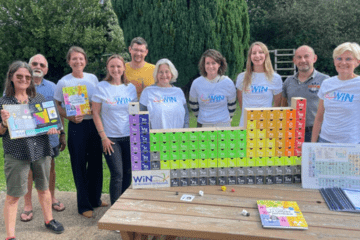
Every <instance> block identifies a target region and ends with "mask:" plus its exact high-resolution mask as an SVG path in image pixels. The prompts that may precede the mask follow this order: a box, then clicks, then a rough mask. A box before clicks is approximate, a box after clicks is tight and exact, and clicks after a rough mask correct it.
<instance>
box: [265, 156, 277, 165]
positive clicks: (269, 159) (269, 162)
mask: <svg viewBox="0 0 360 240" xmlns="http://www.w3.org/2000/svg"><path fill="white" fill-rule="evenodd" d="M274 165H275V158H274V157H267V158H266V166H274Z"/></svg>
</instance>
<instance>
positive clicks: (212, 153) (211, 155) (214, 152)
mask: <svg viewBox="0 0 360 240" xmlns="http://www.w3.org/2000/svg"><path fill="white" fill-rule="evenodd" d="M208 154H209V158H217V157H218V150H217V149H210V150H208Z"/></svg>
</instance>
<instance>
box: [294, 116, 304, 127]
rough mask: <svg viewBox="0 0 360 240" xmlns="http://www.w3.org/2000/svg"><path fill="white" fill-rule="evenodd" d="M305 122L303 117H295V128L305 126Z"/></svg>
mask: <svg viewBox="0 0 360 240" xmlns="http://www.w3.org/2000/svg"><path fill="white" fill-rule="evenodd" d="M305 123H306V120H305V117H304V118H297V119H296V125H295V128H305V126H306V125H305Z"/></svg>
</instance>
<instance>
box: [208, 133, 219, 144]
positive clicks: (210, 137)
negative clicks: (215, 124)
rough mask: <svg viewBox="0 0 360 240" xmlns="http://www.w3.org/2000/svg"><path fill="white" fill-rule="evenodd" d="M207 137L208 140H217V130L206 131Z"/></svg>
mask: <svg viewBox="0 0 360 240" xmlns="http://www.w3.org/2000/svg"><path fill="white" fill-rule="evenodd" d="M208 137H209V140H210V141H215V142H216V141H217V139H218V133H217V131H209V132H208Z"/></svg>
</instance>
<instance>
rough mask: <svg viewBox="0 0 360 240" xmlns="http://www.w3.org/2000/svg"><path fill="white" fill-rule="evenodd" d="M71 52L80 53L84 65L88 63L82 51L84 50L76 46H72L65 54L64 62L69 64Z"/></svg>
mask: <svg viewBox="0 0 360 240" xmlns="http://www.w3.org/2000/svg"><path fill="white" fill-rule="evenodd" d="M73 52H78V53H82V54H83V55H84V57H85V61H86V63H87V62H88V59H87V56H86V53H85V51H84V49H82V48H81V47H78V46H72V47H71V48H70V49H69V51H68V52H67V54H66V62H67V63H69V62H70V58H71V54H72V53H73Z"/></svg>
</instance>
